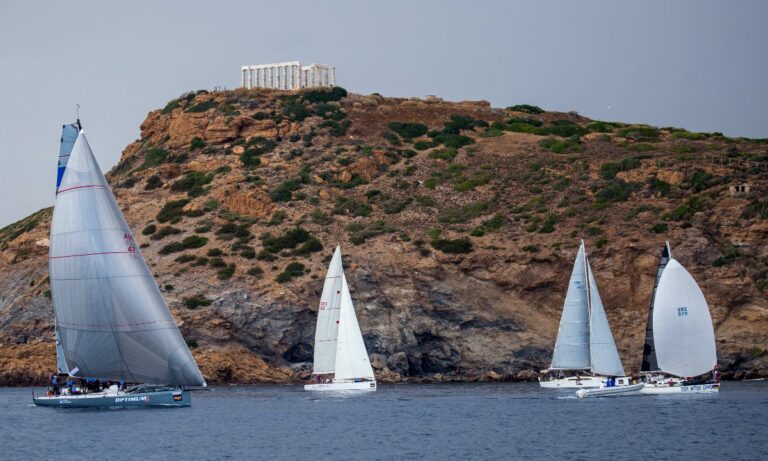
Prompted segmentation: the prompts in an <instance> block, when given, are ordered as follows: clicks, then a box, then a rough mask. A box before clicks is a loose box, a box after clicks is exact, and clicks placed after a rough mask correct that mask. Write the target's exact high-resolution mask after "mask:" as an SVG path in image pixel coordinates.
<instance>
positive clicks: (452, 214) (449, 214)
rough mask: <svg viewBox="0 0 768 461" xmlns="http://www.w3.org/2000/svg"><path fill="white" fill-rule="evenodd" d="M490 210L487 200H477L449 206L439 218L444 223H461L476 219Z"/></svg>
mask: <svg viewBox="0 0 768 461" xmlns="http://www.w3.org/2000/svg"><path fill="white" fill-rule="evenodd" d="M486 210H488V204H487V203H485V202H475V203H471V204H469V205H467V206H463V207H455V208H448V209H446V210H444V211H443V213H442V214H440V215H439V216H438V218H437V220H438V222H441V223H443V224H461V223H465V222H467V221H469V220H471V219H474V218H476V217H478V216H480V215H482V214H483V213H485V211H486Z"/></svg>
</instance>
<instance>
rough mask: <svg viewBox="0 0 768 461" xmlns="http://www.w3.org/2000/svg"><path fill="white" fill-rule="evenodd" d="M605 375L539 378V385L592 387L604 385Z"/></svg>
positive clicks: (545, 386)
mask: <svg viewBox="0 0 768 461" xmlns="http://www.w3.org/2000/svg"><path fill="white" fill-rule="evenodd" d="M606 379H607V378H606V377H605V376H582V377H580V378H578V379H576V377H575V376H569V377H568V378H559V379H539V386H541V388H542V389H585V388H586V389H592V388H598V387H600V386H602V385H603V381H605V380H606Z"/></svg>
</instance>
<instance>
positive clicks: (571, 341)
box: [549, 242, 591, 370]
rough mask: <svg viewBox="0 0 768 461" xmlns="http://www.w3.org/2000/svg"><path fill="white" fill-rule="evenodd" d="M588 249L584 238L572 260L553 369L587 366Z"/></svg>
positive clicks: (579, 368) (588, 360)
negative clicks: (586, 250) (574, 258)
mask: <svg viewBox="0 0 768 461" xmlns="http://www.w3.org/2000/svg"><path fill="white" fill-rule="evenodd" d="M585 258H586V252H585V251H584V242H582V243H581V246H580V247H579V252H578V253H577V254H576V261H575V262H574V263H573V271H572V272H571V279H570V281H569V283H568V292H567V294H566V295H565V303H564V304H563V314H562V316H561V317H560V328H559V329H558V332H557V340H556V341H555V352H554V354H553V355H552V365H551V366H550V367H549V368H550V369H551V370H586V369H589V368H590V366H591V360H590V356H589V299H588V295H587V273H586V264H585Z"/></svg>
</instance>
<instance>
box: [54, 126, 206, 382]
mask: <svg viewBox="0 0 768 461" xmlns="http://www.w3.org/2000/svg"><path fill="white" fill-rule="evenodd" d="M50 242H51V243H50V249H49V268H50V279H51V292H52V295H53V305H54V312H55V315H56V325H57V332H58V334H59V338H60V341H61V346H62V351H63V355H64V358H65V360H66V364H67V366H68V367H69V372H70V374H72V375H73V376H78V377H89V378H97V379H105V380H114V381H118V380H122V381H127V382H135V383H146V384H161V385H165V384H167V385H176V386H205V380H204V379H203V376H202V374H201V373H200V370H199V369H198V367H197V364H196V363H195V361H194V359H193V358H192V354H191V353H190V351H189V348H188V347H187V345H186V343H185V342H184V338H183V337H182V336H181V333H180V332H179V329H178V327H177V326H176V323H175V321H174V319H173V317H172V316H171V313H170V311H169V310H168V307H167V306H166V304H165V301H164V300H163V298H162V295H161V294H160V290H159V289H158V287H157V284H156V283H155V281H154V279H153V278H152V275H151V273H150V271H149V269H148V267H147V264H146V262H145V261H144V258H143V257H142V255H141V252H140V251H139V248H138V245H137V244H136V242H135V241H134V239H133V236H132V234H131V231H130V229H129V227H128V224H127V223H126V221H125V218H124V217H123V215H122V213H121V212H120V208H119V207H118V205H117V202H116V201H115V197H114V196H113V195H112V191H111V190H110V188H109V185H108V184H107V181H106V179H105V178H104V175H103V174H102V172H101V169H100V168H99V166H98V164H97V162H96V159H95V158H94V156H93V152H92V151H91V148H90V146H89V145H88V140H87V139H86V137H85V134H84V132H82V131H80V132H79V134H78V136H77V140H76V141H75V143H74V146H73V148H72V152H71V155H70V156H69V158H68V161H67V164H66V169H65V171H64V175H63V177H62V180H61V184H60V185H59V190H58V194H57V196H56V205H55V207H54V211H53V221H52V224H51V238H50Z"/></svg>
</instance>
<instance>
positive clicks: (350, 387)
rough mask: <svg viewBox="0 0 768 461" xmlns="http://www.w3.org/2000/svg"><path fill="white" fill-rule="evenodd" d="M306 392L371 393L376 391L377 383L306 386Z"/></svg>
mask: <svg viewBox="0 0 768 461" xmlns="http://www.w3.org/2000/svg"><path fill="white" fill-rule="evenodd" d="M304 390H305V391H369V392H373V391H375V390H376V381H365V382H361V383H328V384H306V385H305V386H304Z"/></svg>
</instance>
